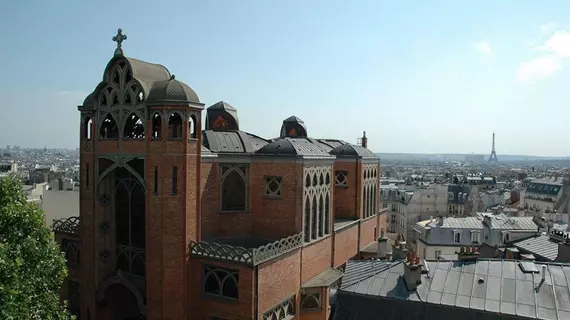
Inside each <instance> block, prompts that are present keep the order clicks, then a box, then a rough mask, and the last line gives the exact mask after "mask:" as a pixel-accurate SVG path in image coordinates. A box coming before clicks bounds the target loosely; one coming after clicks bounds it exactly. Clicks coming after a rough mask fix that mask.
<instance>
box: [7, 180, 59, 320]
mask: <svg viewBox="0 0 570 320" xmlns="http://www.w3.org/2000/svg"><path fill="white" fill-rule="evenodd" d="M66 276H67V267H66V264H65V258H64V256H63V253H62V252H61V250H60V249H59V247H58V245H57V244H56V243H55V240H54V237H53V233H52V232H51V230H50V229H49V228H48V227H46V225H45V223H44V215H43V212H42V210H41V209H40V208H39V207H38V206H37V205H36V204H34V203H30V202H28V201H27V196H26V194H25V193H24V191H23V190H22V184H21V182H20V180H19V179H18V177H17V176H15V175H11V176H9V177H5V178H1V179H0V319H6V320H9V319H42V320H43V319H45V320H49V319H53V320H56V319H66V320H67V319H70V315H69V313H68V311H67V310H66V308H65V304H64V303H62V302H61V301H60V298H59V290H60V288H61V285H62V283H63V281H64V279H65V277H66Z"/></svg>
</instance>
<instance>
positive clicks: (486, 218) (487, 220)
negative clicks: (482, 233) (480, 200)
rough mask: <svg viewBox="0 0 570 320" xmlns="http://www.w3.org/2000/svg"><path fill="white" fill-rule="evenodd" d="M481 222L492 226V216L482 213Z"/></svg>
mask: <svg viewBox="0 0 570 320" xmlns="http://www.w3.org/2000/svg"><path fill="white" fill-rule="evenodd" d="M483 223H484V224H485V225H487V227H489V228H491V227H492V226H493V218H492V217H491V215H488V214H486V215H484V216H483Z"/></svg>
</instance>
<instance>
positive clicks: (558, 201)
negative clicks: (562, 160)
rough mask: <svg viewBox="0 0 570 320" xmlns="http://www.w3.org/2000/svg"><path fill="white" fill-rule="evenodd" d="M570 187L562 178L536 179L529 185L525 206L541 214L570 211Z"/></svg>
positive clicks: (525, 193) (525, 196) (524, 199)
mask: <svg viewBox="0 0 570 320" xmlns="http://www.w3.org/2000/svg"><path fill="white" fill-rule="evenodd" d="M569 193H570V185H564V180H563V179H561V178H546V179H535V180H532V181H530V182H529V183H528V185H527V187H526V189H525V191H524V198H523V206H525V207H526V208H529V209H531V208H532V209H534V210H536V211H540V212H549V211H554V210H556V211H570V210H568V209H569V201H570V196H569Z"/></svg>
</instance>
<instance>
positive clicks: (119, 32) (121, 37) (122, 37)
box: [113, 29, 127, 56]
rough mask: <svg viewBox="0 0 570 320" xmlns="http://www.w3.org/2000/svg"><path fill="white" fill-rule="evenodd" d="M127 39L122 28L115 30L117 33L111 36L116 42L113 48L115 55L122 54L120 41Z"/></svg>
mask: <svg viewBox="0 0 570 320" xmlns="http://www.w3.org/2000/svg"><path fill="white" fill-rule="evenodd" d="M125 40H127V35H126V34H123V30H121V29H119V30H117V35H116V36H114V37H113V41H115V42H116V43H117V49H115V55H116V56H122V55H123V49H122V48H121V47H122V43H123V41H125Z"/></svg>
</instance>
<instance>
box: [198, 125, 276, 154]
mask: <svg viewBox="0 0 570 320" xmlns="http://www.w3.org/2000/svg"><path fill="white" fill-rule="evenodd" d="M268 142H269V141H267V140H265V139H263V138H260V137H258V136H256V135H253V134H250V133H247V132H243V131H239V130H235V131H218V130H204V131H202V145H203V146H204V147H205V148H207V149H209V150H210V151H211V152H213V153H253V152H256V151H257V150H259V149H260V148H261V147H263V146H265V145H266V144H267V143H268Z"/></svg>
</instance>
